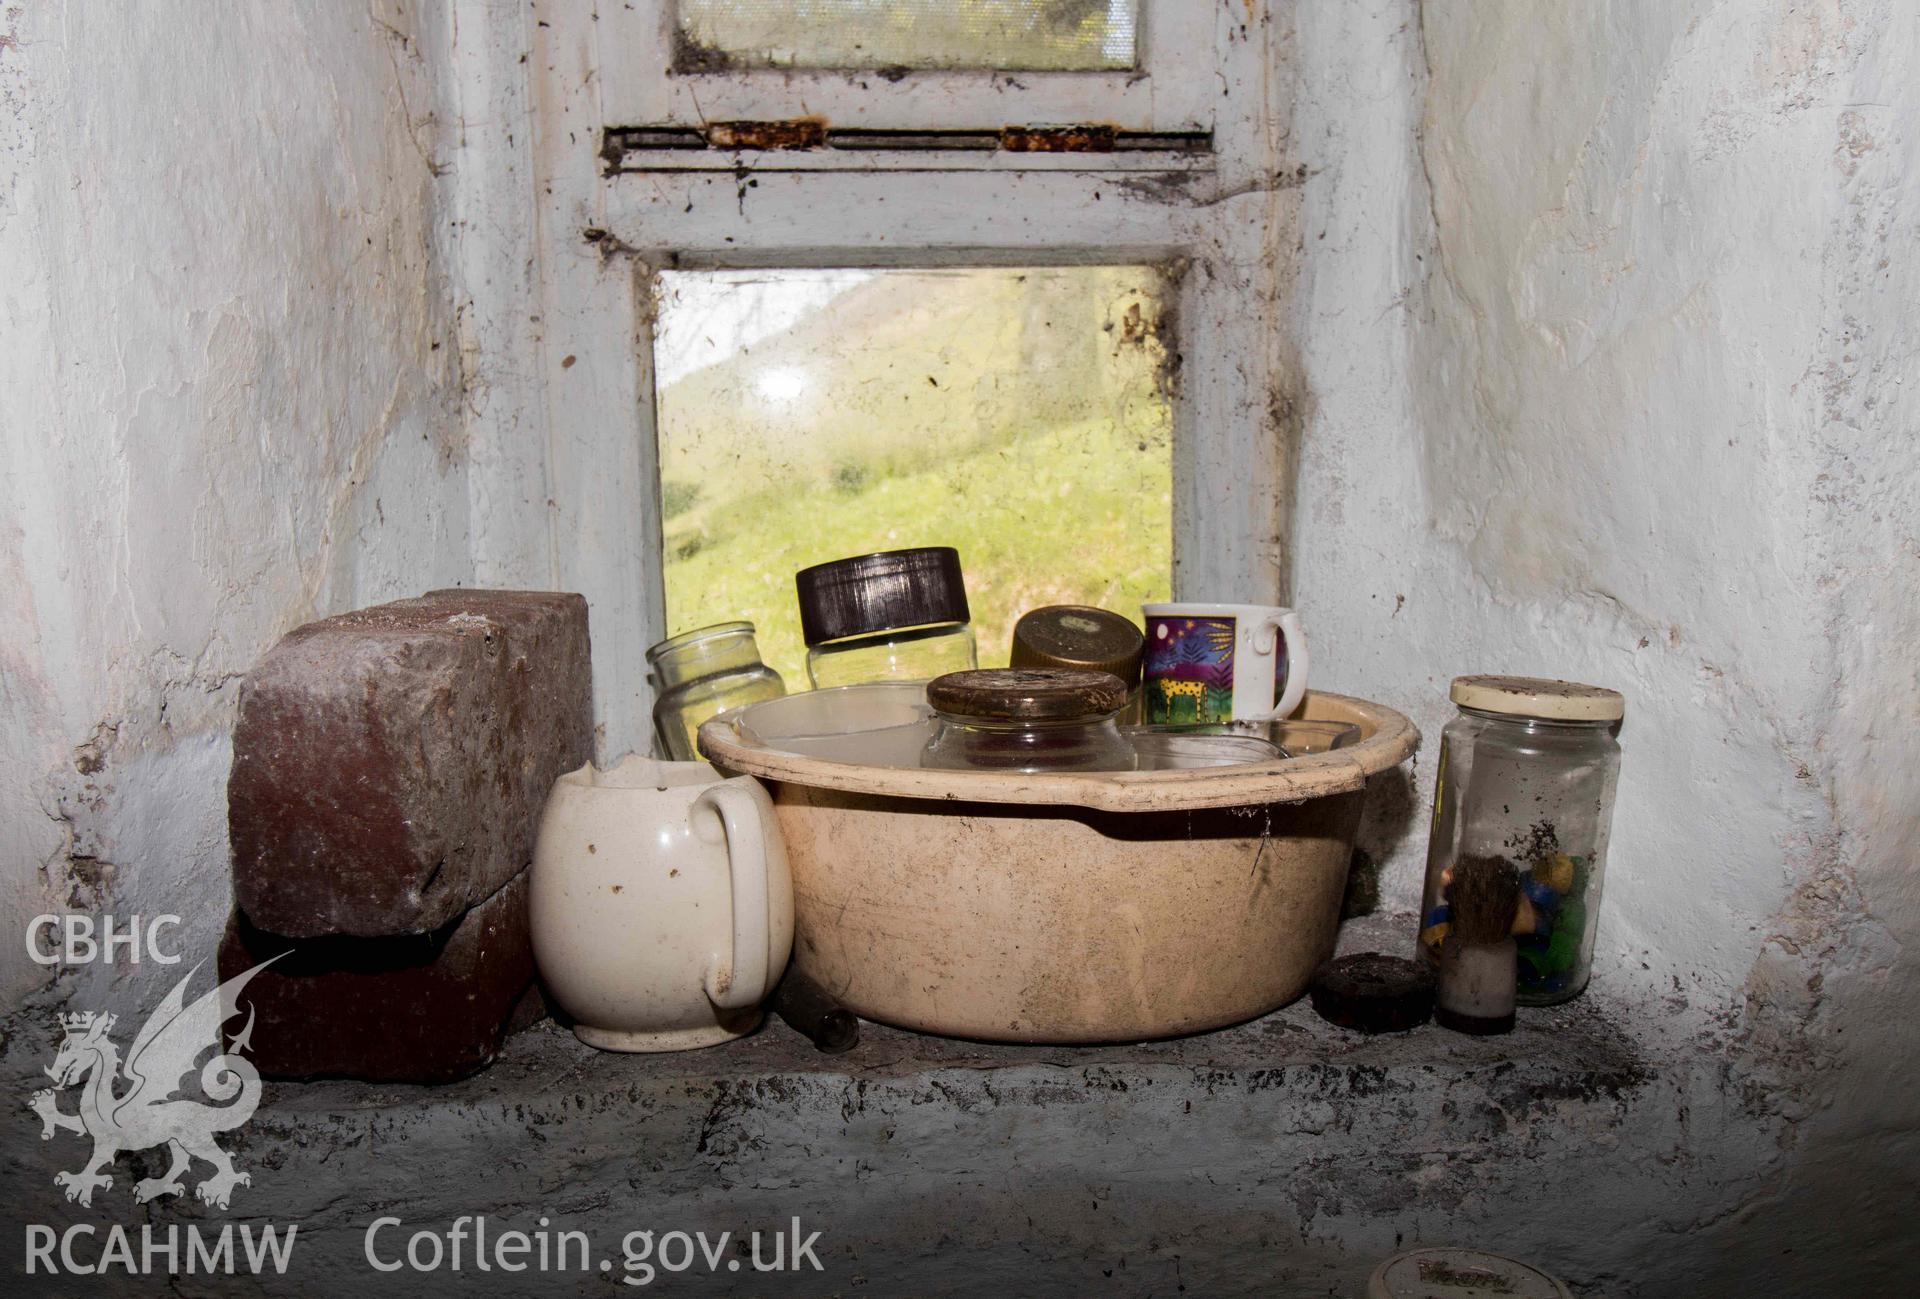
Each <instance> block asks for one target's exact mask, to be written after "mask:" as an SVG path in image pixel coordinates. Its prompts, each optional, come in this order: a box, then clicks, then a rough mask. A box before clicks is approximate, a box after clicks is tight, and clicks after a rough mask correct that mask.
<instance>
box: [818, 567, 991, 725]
mask: <svg viewBox="0 0 1920 1299" xmlns="http://www.w3.org/2000/svg"><path fill="white" fill-rule="evenodd" d="M794 586H795V587H796V588H797V590H798V593H799V597H800V634H801V636H802V638H804V639H805V641H806V642H807V679H808V680H809V681H810V682H811V683H812V685H813V688H814V689H816V690H824V689H826V688H827V687H829V686H851V685H860V684H863V683H865V682H868V681H930V680H932V679H933V678H934V677H937V676H941V675H944V674H945V673H948V672H962V671H966V670H968V669H970V668H972V667H974V666H976V664H977V663H978V659H977V657H976V654H975V650H974V640H973V629H972V627H971V626H969V625H968V619H969V618H970V617H971V616H972V615H971V613H970V611H969V610H968V608H967V588H966V583H965V582H964V581H963V580H962V578H961V575H960V552H958V551H957V550H955V549H954V548H953V547H951V546H923V547H920V548H918V549H914V550H886V551H881V552H880V553H878V554H873V555H857V556H855V557H853V558H851V559H836V560H834V561H833V562H831V563H827V564H815V565H814V566H813V567H811V568H803V569H801V570H800V571H799V572H798V573H796V574H794Z"/></svg>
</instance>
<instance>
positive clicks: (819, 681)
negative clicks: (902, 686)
mask: <svg viewBox="0 0 1920 1299" xmlns="http://www.w3.org/2000/svg"><path fill="white" fill-rule="evenodd" d="M978 665H979V659H978V658H977V657H976V656H975V652H974V643H973V629H972V628H971V627H969V626H967V624H965V623H942V624H939V625H937V626H933V627H907V628H894V629H890V630H887V631H882V632H875V633H873V634H872V635H869V636H848V637H846V638H845V639H844V640H830V641H826V642H824V643H822V644H819V645H815V646H813V647H812V648H811V649H809V650H808V651H807V679H808V680H809V681H811V682H812V683H813V688H814V689H815V690H825V689H826V688H827V687H829V686H857V685H864V684H865V683H866V682H869V681H931V680H933V679H934V678H935V677H941V676H945V675H946V674H947V673H949V672H967V671H971V670H972V669H973V668H975V667H977V666H978Z"/></svg>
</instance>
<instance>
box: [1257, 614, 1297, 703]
mask: <svg viewBox="0 0 1920 1299" xmlns="http://www.w3.org/2000/svg"><path fill="white" fill-rule="evenodd" d="M1259 632H1274V633H1277V634H1278V635H1279V636H1280V639H1281V640H1282V641H1284V642H1285V643H1286V647H1287V684H1286V686H1285V688H1284V689H1283V690H1282V691H1281V693H1280V698H1279V700H1278V701H1277V702H1276V703H1275V704H1274V706H1273V711H1272V712H1270V713H1268V714H1266V715H1265V716H1263V717H1253V718H1249V719H1248V720H1249V721H1256V722H1277V721H1279V720H1281V719H1282V718H1284V717H1286V716H1287V715H1288V714H1289V713H1291V712H1292V711H1293V710H1294V709H1296V708H1298V707H1299V706H1300V699H1301V697H1302V696H1303V695H1305V694H1306V693H1307V634H1306V631H1305V630H1304V629H1303V628H1302V627H1301V626H1300V615H1299V613H1298V612H1296V611H1295V610H1292V609H1288V610H1287V611H1286V612H1285V613H1279V614H1271V613H1270V614H1268V615H1267V616H1266V617H1265V618H1263V619H1262V620H1261V622H1260V626H1259V628H1258V632H1256V635H1255V639H1254V644H1255V647H1256V648H1258V649H1259V650H1260V651H1261V653H1265V652H1266V650H1267V648H1268V646H1267V645H1266V643H1265V637H1263V636H1261V635H1259V634H1258V633H1259Z"/></svg>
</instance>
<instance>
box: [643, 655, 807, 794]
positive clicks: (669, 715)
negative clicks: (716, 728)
mask: <svg viewBox="0 0 1920 1299" xmlns="http://www.w3.org/2000/svg"><path fill="white" fill-rule="evenodd" d="M647 664H648V666H649V667H651V668H652V669H653V675H654V680H655V682H656V683H657V684H658V688H659V692H660V693H659V694H658V695H657V696H656V697H655V698H654V701H653V733H654V738H655V740H656V742H657V744H658V747H659V750H660V756H661V757H663V758H668V759H671V760H673V761H676V762H697V761H698V760H699V758H700V751H699V748H698V746H697V738H696V737H697V735H698V733H699V730H700V723H702V722H704V721H706V720H707V719H708V718H709V717H712V716H714V715H715V714H717V713H722V712H725V711H726V710H727V709H729V708H739V707H742V706H743V705H746V704H757V703H759V702H760V701H761V700H763V699H778V698H779V697H780V696H781V695H784V694H786V693H787V687H786V683H785V682H783V681H781V680H780V674H779V673H778V672H775V671H774V670H773V669H772V668H770V667H768V666H767V665H766V664H764V663H762V662H761V661H760V646H759V644H758V643H757V642H756V641H755V640H754V638H753V624H752V623H750V622H722V623H715V624H714V625H713V626H711V627H702V628H700V629H699V630H697V631H690V632H687V633H685V634H684V635H680V636H674V637H672V638H670V639H668V640H663V641H661V642H660V643H659V644H658V645H655V646H654V647H653V648H652V649H650V650H648V651H647Z"/></svg>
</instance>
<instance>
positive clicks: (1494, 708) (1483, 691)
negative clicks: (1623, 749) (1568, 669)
mask: <svg viewBox="0 0 1920 1299" xmlns="http://www.w3.org/2000/svg"><path fill="white" fill-rule="evenodd" d="M1448 698H1450V699H1452V700H1453V702H1454V703H1456V704H1459V705H1460V706H1461V707H1462V708H1478V709H1479V710H1480V711H1481V712H1485V713H1504V714H1507V715H1508V716H1511V717H1538V718H1540V719H1541V720H1542V721H1549V722H1616V721H1619V720H1620V719H1621V718H1622V717H1624V716H1626V712H1627V701H1626V700H1625V699H1624V698H1622V697H1621V695H1620V692H1619V691H1618V690H1609V689H1607V688H1606V687H1605V686H1583V685H1581V684H1580V683H1579V682H1578V681H1551V680H1548V679H1547V678H1545V677H1499V676H1486V677H1455V678H1454V679H1453V689H1452V690H1451V691H1449V692H1448Z"/></svg>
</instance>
